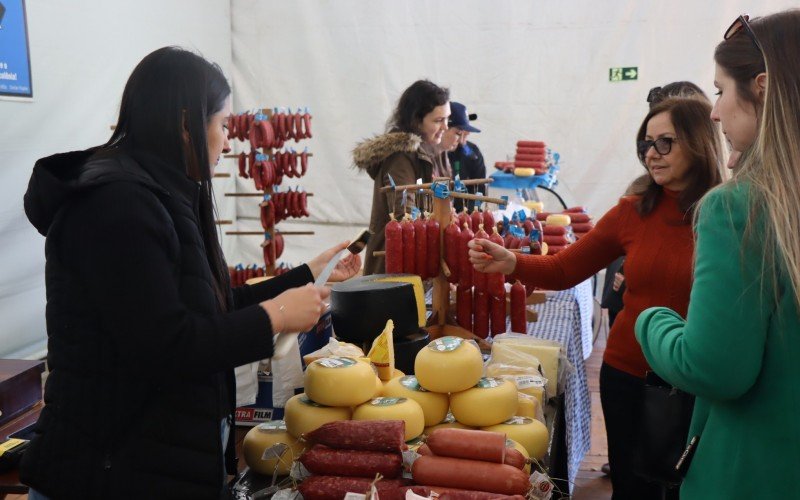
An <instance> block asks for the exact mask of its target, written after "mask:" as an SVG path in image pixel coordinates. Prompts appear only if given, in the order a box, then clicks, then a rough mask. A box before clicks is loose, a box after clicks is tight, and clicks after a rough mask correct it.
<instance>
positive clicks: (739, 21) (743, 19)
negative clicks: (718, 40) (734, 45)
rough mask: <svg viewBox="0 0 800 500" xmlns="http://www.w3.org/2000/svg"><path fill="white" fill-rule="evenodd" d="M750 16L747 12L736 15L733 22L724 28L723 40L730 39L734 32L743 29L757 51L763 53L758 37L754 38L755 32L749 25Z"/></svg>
mask: <svg viewBox="0 0 800 500" xmlns="http://www.w3.org/2000/svg"><path fill="white" fill-rule="evenodd" d="M749 21H750V16H748V15H747V14H742V15H741V16H739V17H737V18H736V20H735V21H733V24H731V25H730V27H729V28H728V29H727V30H725V35H724V36H723V39H724V40H730V39H731V38H732V37H733V36H734V35H736V33H739V32H740V31H742V29H744V32H745V33H747V36H748V37H749V38H750V40H752V42H753V45H755V46H756V48H757V49H758V51H759V52H761V53H763V52H764V51H763V50H761V44H760V43H758V38H756V34H755V33H754V32H753V28H751V27H750V23H749Z"/></svg>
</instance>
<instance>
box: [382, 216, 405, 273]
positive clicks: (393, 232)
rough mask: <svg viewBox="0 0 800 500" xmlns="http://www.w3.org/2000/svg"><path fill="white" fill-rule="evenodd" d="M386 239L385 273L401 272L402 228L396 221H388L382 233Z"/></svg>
mask: <svg viewBox="0 0 800 500" xmlns="http://www.w3.org/2000/svg"><path fill="white" fill-rule="evenodd" d="M383 234H384V235H385V237H386V272H387V273H389V274H400V273H402V272H403V228H402V227H400V223H399V222H397V221H396V220H391V221H389V223H388V224H386V228H385V229H384V233H383Z"/></svg>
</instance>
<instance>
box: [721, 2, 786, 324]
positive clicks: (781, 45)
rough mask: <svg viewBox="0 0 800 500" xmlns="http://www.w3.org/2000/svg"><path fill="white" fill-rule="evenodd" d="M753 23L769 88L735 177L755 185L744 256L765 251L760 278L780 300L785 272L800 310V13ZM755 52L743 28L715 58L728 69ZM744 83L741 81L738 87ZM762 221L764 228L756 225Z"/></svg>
mask: <svg viewBox="0 0 800 500" xmlns="http://www.w3.org/2000/svg"><path fill="white" fill-rule="evenodd" d="M750 25H751V27H752V29H753V32H754V34H755V36H756V38H757V39H758V42H759V43H760V45H761V49H762V53H763V64H764V66H763V67H764V70H765V71H766V74H767V86H766V92H765V94H764V98H763V103H758V104H760V105H756V106H755V109H756V111H757V116H758V121H759V123H758V125H759V126H758V137H757V138H756V141H755V143H754V144H753V145H752V146H751V147H750V148H749V150H748V151H745V152H743V155H742V158H741V160H740V168H739V169H738V172H737V173H736V175H735V177H734V179H733V182H737V183H738V182H746V183H747V184H749V185H750V186H751V189H750V193H751V194H750V196H751V198H750V217H749V218H748V222H747V227H746V229H745V243H746V245H743V252H744V247H749V248H752V246H753V245H757V246H761V247H762V248H763V255H764V258H763V261H762V276H763V277H766V278H768V279H770V280H771V281H772V283H773V286H774V290H773V291H774V293H775V296H776V297H779V295H780V293H781V290H780V285H779V280H778V279H777V277H778V273H785V274H786V276H787V277H788V279H789V282H790V285H791V288H790V290H785V291H784V292H785V293H788V292H791V293H792V294H793V296H794V300H795V303H796V305H797V308H798V310H800V9H791V10H787V11H783V12H779V13H777V14H772V15H769V16H765V17H762V18H758V19H754V20H753V21H751V23H750ZM737 39H738V40H737ZM753 50H757V48H756V47H755V44H754V43H753V42H752V41H751V40H749V37H748V36H747V33H745V32H744V29H743V30H742V32H741V33H737V34H736V35H734V36H733V37H732V38H731V39H729V40H726V41H724V42H722V43H720V44H719V46H718V47H717V51H716V54H715V59H716V60H717V63H718V64H720V66H722V67H723V68H725V69H726V71H727V70H728V68H727V67H726V64H725V62H726V60H727V58H728V57H730V56H733V55H735V52H736V51H740V52H742V56H743V59H747V58H748V55H747V54H744V52H745V51H748V52H750V56H752V51H753ZM729 74H730V73H729ZM755 76H756V74H752V76H750V77H749V80H751V81H752V78H754V77H755ZM742 83H743V82H741V81H737V87H738V88H742V85H741V84H742ZM737 96H741V92H738V91H737ZM744 100H745V101H748V100H749V99H747V97H746V96H745V99H744ZM759 221H763V222H766V224H765V225H763V226H757V224H758V222H759ZM742 258H743V259H746V258H747V256H746V255H744V254H743V255H742ZM765 275H766V276H765Z"/></svg>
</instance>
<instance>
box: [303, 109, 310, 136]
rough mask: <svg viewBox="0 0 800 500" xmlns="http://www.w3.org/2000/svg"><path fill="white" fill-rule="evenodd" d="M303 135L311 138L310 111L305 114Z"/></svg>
mask: <svg viewBox="0 0 800 500" xmlns="http://www.w3.org/2000/svg"><path fill="white" fill-rule="evenodd" d="M303 135H305V137H306V139H311V115H309V114H308V113H306V114H304V115H303Z"/></svg>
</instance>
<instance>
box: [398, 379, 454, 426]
mask: <svg viewBox="0 0 800 500" xmlns="http://www.w3.org/2000/svg"><path fill="white" fill-rule="evenodd" d="M383 395H384V396H387V397H392V398H409V399H413V400H414V401H416V402H417V403H419V405H420V406H421V407H422V413H423V414H424V415H425V426H429V425H436V424H438V423H440V422H441V421H442V420H444V418H445V417H446V416H447V410H448V408H450V400H449V398H448V397H447V394H441V393H439V392H430V391H426V390H425V389H423V388H422V386H420V385H419V382H418V381H417V377H415V376H414V375H406V376H405V377H400V378H393V379H392V380H390V381H388V382H386V385H385V386H384V389H383Z"/></svg>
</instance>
